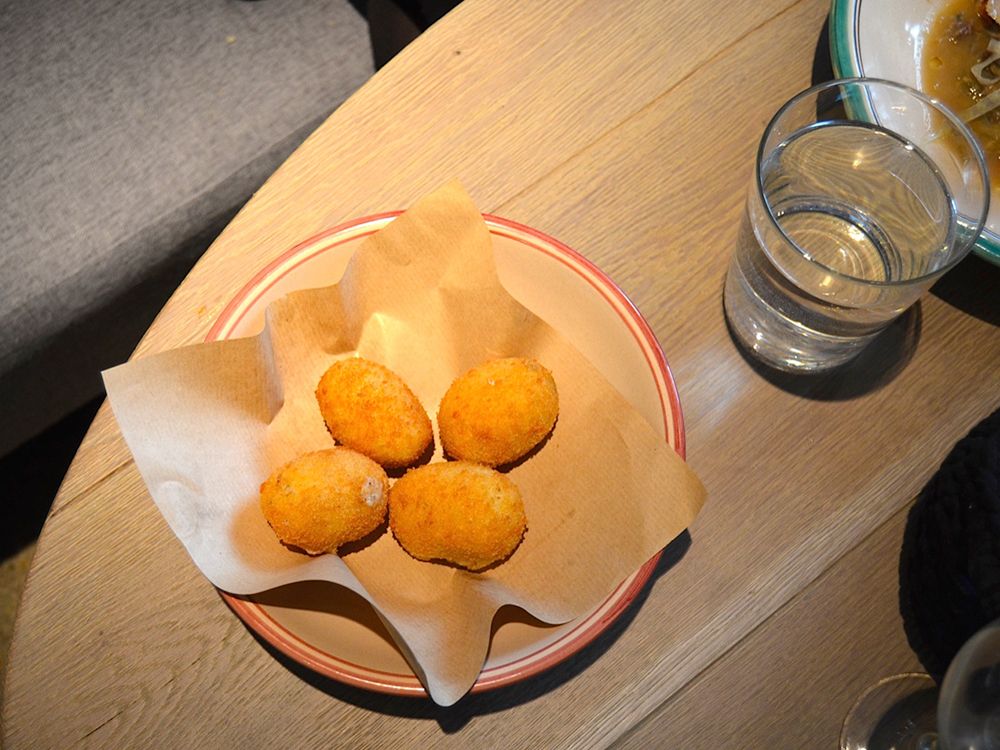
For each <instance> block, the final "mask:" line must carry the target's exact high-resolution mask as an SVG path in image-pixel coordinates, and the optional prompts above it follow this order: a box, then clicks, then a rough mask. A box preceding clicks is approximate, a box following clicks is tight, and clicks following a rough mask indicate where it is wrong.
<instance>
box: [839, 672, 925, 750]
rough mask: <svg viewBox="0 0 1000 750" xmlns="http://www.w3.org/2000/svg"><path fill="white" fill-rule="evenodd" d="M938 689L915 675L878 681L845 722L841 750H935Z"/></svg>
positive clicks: (917, 674) (897, 676)
mask: <svg viewBox="0 0 1000 750" xmlns="http://www.w3.org/2000/svg"><path fill="white" fill-rule="evenodd" d="M937 698H938V689H937V685H936V684H935V683H934V680H933V679H931V677H930V675H926V674H920V673H918V672H907V673H905V674H898V675H893V676H892V677H886V678H885V679H883V680H879V681H878V682H877V683H875V684H874V685H872V686H871V687H870V688H868V689H867V690H865V692H864V693H862V694H861V696H860V697H859V698H858V700H857V701H856V702H855V703H854V706H853V707H852V708H851V710H850V712H848V714H847V718H845V719H844V725H843V728H842V729H841V732H840V748H841V750H936V749H937V747H938V742H937Z"/></svg>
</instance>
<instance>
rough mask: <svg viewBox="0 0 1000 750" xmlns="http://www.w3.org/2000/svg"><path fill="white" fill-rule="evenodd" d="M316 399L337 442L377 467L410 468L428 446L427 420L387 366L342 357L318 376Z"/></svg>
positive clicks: (417, 402) (355, 358)
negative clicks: (368, 459) (369, 459)
mask: <svg viewBox="0 0 1000 750" xmlns="http://www.w3.org/2000/svg"><path fill="white" fill-rule="evenodd" d="M316 400H317V401H318V402H319V410H320V413H321V414H322V415H323V420H324V421H325V422H326V427H327V429H328V430H329V431H330V434H331V435H332V436H333V439H334V440H336V441H337V442H338V443H341V444H343V445H346V446H347V447H348V448H353V449H354V450H356V451H358V452H359V453H363V454H365V455H366V456H368V457H369V458H371V459H372V460H373V461H376V462H378V463H380V464H382V466H386V467H390V468H394V467H400V466H409V465H410V464H412V463H414V462H415V461H416V460H417V459H418V458H420V457H421V456H422V455H423V454H424V453H425V452H426V451H427V448H428V446H430V444H431V440H433V438H434V436H433V433H432V432H431V420H430V418H429V417H428V416H427V412H426V411H425V410H424V407H423V406H421V404H420V401H418V400H417V397H416V396H414V395H413V392H412V391H411V390H410V389H409V388H408V387H407V385H406V383H404V382H403V380H402V379H401V378H400V377H399V376H398V375H396V373H394V372H393V371H392V370H390V369H388V368H387V367H383V366H382V365H380V364H378V363H377V362H372V361H370V360H367V359H361V358H360V357H352V358H350V359H342V360H340V361H339V362H336V363H335V364H333V365H332V366H331V367H330V368H329V369H328V370H327V371H326V372H325V373H324V374H323V377H322V378H320V381H319V385H318V386H317V388H316Z"/></svg>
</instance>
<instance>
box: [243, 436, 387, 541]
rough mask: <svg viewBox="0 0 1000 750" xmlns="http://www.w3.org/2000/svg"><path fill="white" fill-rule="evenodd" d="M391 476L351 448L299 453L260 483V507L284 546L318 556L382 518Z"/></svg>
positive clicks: (372, 527) (367, 530) (355, 537)
mask: <svg viewBox="0 0 1000 750" xmlns="http://www.w3.org/2000/svg"><path fill="white" fill-rule="evenodd" d="M388 498H389V479H388V477H387V476H386V474H385V471H384V470H383V469H382V467H381V466H379V465H378V464H377V463H375V462H374V461H372V460H371V459H370V458H367V457H366V456H363V455H361V454H360V453H357V452H355V451H353V450H351V449H349V448H341V447H337V448H328V449H327V450H322V451H314V452H312V453H306V454H304V455H302V456H299V457H298V458H296V459H295V460H293V461H290V462H289V463H287V464H285V465H284V466H282V467H281V468H280V469H278V470H277V471H275V472H274V473H273V474H271V476H270V477H268V479H267V480H266V481H265V482H264V483H263V484H261V486H260V508H261V511H262V512H263V513H264V518H265V519H267V522H268V524H269V525H270V526H271V529H272V530H273V531H274V533H275V534H276V535H277V537H278V538H279V539H280V540H281V541H282V542H284V543H285V544H288V545H291V546H293V547H298V548H299V549H301V550H303V551H305V552H308V553H309V554H311V555H318V554H322V553H324V552H336V551H337V548H338V547H340V546H341V545H343V544H346V543H347V542H353V541H356V540H358V539H361V538H362V537H363V536H365V535H366V534H369V533H371V532H372V531H374V530H375V529H377V528H378V527H379V526H380V525H381V524H382V522H383V521H384V520H385V515H386V510H387V508H388Z"/></svg>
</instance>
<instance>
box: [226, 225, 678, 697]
mask: <svg viewBox="0 0 1000 750" xmlns="http://www.w3.org/2000/svg"><path fill="white" fill-rule="evenodd" d="M397 215H398V212H393V213H388V214H380V215H378V216H372V217H366V218H363V219H358V220H356V221H352V222H350V223H348V224H344V225H342V226H339V227H335V228H334V229H332V230H330V231H328V232H325V233H323V234H322V235H320V236H318V237H314V238H313V239H310V240H307V241H306V242H303V243H302V244H300V245H298V246H296V247H294V248H292V249H291V250H289V251H288V252H286V253H284V254H283V255H282V256H281V257H279V258H278V259H277V260H275V261H274V262H273V263H271V264H269V265H268V266H267V267H266V268H264V269H263V270H262V271H261V272H260V273H259V274H257V276H255V277H254V279H253V280H252V281H250V283H249V284H247V286H246V287H244V288H243V290H242V291H240V293H239V294H237V295H236V297H235V298H234V299H233V300H232V302H230V303H229V305H228V306H227V307H226V308H225V310H223V312H222V314H221V315H220V316H219V319H218V320H217V321H216V323H215V325H214V326H213V327H212V329H211V330H210V331H209V333H208V336H207V339H208V340H210V341H211V340H217V339H226V338H237V337H242V336H251V335H254V334H256V333H258V332H260V330H261V329H262V328H263V325H264V309H265V308H266V307H267V305H268V304H269V303H270V302H272V301H273V300H276V299H278V298H279V297H282V296H283V295H285V294H287V293H288V292H291V291H294V290H296V289H305V288H312V287H321V286H327V285H331V284H335V283H336V282H337V281H339V280H340V278H341V276H342V275H343V272H344V269H345V267H346V265H347V261H348V260H349V258H350V257H351V255H352V254H353V253H354V251H355V250H356V249H357V248H358V246H359V245H360V243H361V242H362V240H363V239H364V238H365V237H367V236H368V235H369V234H372V233H374V232H375V231H377V230H378V229H380V228H381V227H383V226H385V225H386V224H387V223H389V222H390V221H391V220H392V219H393V218H394V217H395V216H397ZM484 218H485V219H486V223H487V226H488V227H489V230H490V233H491V234H492V237H493V248H494V255H495V259H496V264H497V270H498V273H499V276H500V280H501V282H502V283H503V285H504V287H505V288H506V289H507V290H508V291H509V292H510V293H511V294H512V295H513V296H514V297H515V298H516V299H517V300H518V301H520V302H521V303H522V304H524V305H526V306H527V307H528V308H529V309H530V310H532V311H533V312H534V313H535V314H536V315H538V316H539V317H541V318H543V319H545V320H546V321H548V322H549V323H550V324H551V325H553V326H554V327H555V328H556V329H558V330H559V331H560V332H561V333H562V334H563V335H564V336H566V338H567V339H569V341H570V342H571V343H572V344H573V345H574V346H576V347H577V349H578V350H580V351H581V352H582V353H583V354H584V355H585V356H586V357H587V358H588V359H589V360H590V361H591V363H593V364H594V366H595V367H597V369H598V370H600V372H601V373H602V374H603V375H604V376H605V377H606V378H607V379H608V381H609V382H610V383H611V384H612V385H613V386H615V387H616V388H617V389H618V390H619V391H620V392H621V393H622V394H623V395H624V396H625V398H627V399H628V400H629V402H630V403H631V404H632V405H633V406H635V407H636V409H638V411H639V412H640V413H641V414H642V415H643V416H644V417H645V418H646V420H647V421H648V422H649V424H650V425H651V426H652V427H653V429H654V430H656V431H657V432H658V434H660V435H662V436H663V438H664V439H665V440H666V441H667V442H668V443H669V444H670V445H671V447H673V448H674V450H676V451H677V453H678V454H680V456H681V457H683V456H684V426H683V420H682V416H681V409H680V401H679V400H678V396H677V389H676V387H675V385H674V381H673V376H672V375H671V373H670V369H669V367H668V366H667V362H666V359H665V358H664V356H663V352H662V350H661V349H660V346H659V343H658V342H657V340H656V338H655V336H654V335H653V333H652V331H651V330H650V328H649V326H648V324H647V323H646V321H645V320H644V319H643V318H642V316H641V315H640V314H639V312H638V310H636V308H635V306H634V305H632V303H631V302H630V301H629V300H628V298H627V297H626V296H625V294H624V293H623V292H622V291H621V290H620V289H619V288H618V287H617V286H616V285H615V284H614V282H612V281H611V279H609V278H608V277H607V276H605V275H604V274H603V273H602V272H601V271H600V270H599V269H598V268H597V267H596V266H594V265H593V264H592V263H590V262H589V261H588V260H587V259H586V258H584V257H583V256H582V255H580V254H579V253H577V252H575V251H574V250H572V249H570V248H569V247H567V246H565V245H563V244H562V243H560V242H558V241H557V240H554V239H552V238H551V237H548V236H546V235H544V234H542V233H541V232H538V231H536V230H534V229H531V228H529V227H526V226H523V225H521V224H517V223H516V222H512V221H509V220H506V219H501V218H499V217H495V216H486V217H484ZM658 559H659V555H657V556H655V557H654V558H653V559H651V560H650V561H649V562H647V563H646V564H645V565H644V566H643V567H642V568H641V569H639V570H638V571H636V572H635V573H634V574H632V575H631V576H630V577H629V578H627V579H626V580H625V581H623V582H622V583H621V584H620V585H619V586H618V588H617V589H615V591H614V592H612V594H611V596H609V597H608V599H607V600H606V601H605V602H603V603H602V604H601V605H600V606H598V607H597V608H596V609H594V610H593V611H592V612H589V613H588V614H586V615H584V616H583V617H580V618H579V619H577V620H575V621H573V622H570V623H567V624H564V625H558V626H552V625H546V624H544V623H541V622H539V621H537V620H534V619H533V618H531V617H530V616H529V615H527V614H526V613H524V612H522V611H521V610H518V609H516V608H513V607H508V608H504V609H502V610H501V611H500V612H499V613H498V615H497V618H496V620H495V621H494V626H493V631H494V632H493V637H492V640H491V644H490V651H489V654H488V656H487V660H486V664H485V666H484V668H483V671H482V672H481V673H480V675H479V678H478V680H477V681H476V683H475V685H474V686H473V688H472V690H473V692H476V691H481V690H487V689H490V688H495V687H499V686H501V685H507V684H510V683H513V682H517V681H518V680H521V679H524V678H525V677H528V676H530V675H533V674H537V673H538V672H541V671H542V670H545V669H547V668H549V667H551V666H552V665H554V664H557V663H558V662H560V661H562V660H563V659H565V658H566V657H568V656H570V655H571V654H574V653H576V652H577V651H579V650H580V649H581V648H583V646H585V645H586V644H587V643H589V642H590V641H592V640H593V639H594V638H595V637H596V636H597V635H598V634H599V633H601V632H602V631H603V630H604V629H605V628H607V627H608V625H610V624H611V623H612V622H614V620H615V619H617V618H618V616H619V615H620V614H621V613H622V612H623V611H624V610H625V608H626V607H627V606H628V605H629V604H630V603H631V602H632V600H633V599H634V598H635V597H636V595H637V594H638V593H639V591H640V590H641V589H642V587H643V585H644V584H645V583H646V581H647V580H648V579H649V576H650V575H651V573H652V572H653V568H654V567H655V566H656V563H657V560H658ZM220 594H221V595H222V597H223V598H224V599H225V600H226V602H227V603H228V604H229V606H230V607H231V608H232V609H233V611H234V612H235V613H236V614H237V616H239V617H240V618H241V619H242V620H243V621H244V623H246V625H247V626H248V627H249V628H251V629H252V630H253V631H254V632H256V633H257V634H258V635H259V636H260V637H262V638H263V639H264V640H266V641H267V642H268V643H270V644H271V645H273V646H274V647H275V648H277V649H278V650H279V651H281V652H283V653H284V654H286V655H287V656H289V657H291V658H292V659H294V660H295V661H297V662H298V663H300V664H302V665H304V666H306V667H309V668H310V669H313V670H314V671H316V672H318V673H320V674H323V675H326V676H328V677H332V678H334V679H336V680H339V681H341V682H344V683H347V684H350V685H354V686H357V687H362V688H367V689H370V690H375V691H379V692H384V693H391V694H399V695H414V696H423V695H426V693H425V691H424V688H423V686H422V685H421V684H420V682H419V680H418V679H417V678H416V676H415V675H414V674H413V672H412V670H411V669H410V667H409V665H408V664H407V662H406V660H405V659H404V658H403V656H402V654H401V653H400V652H399V651H398V650H397V648H396V647H395V645H394V644H393V642H392V639H391V637H390V636H389V634H388V633H387V632H386V630H385V628H384V627H383V626H382V624H381V622H380V621H379V620H378V617H377V616H376V615H375V613H374V610H372V608H371V607H370V605H368V603H367V602H366V601H364V600H363V599H362V598H361V597H359V596H357V595H356V594H354V593H352V592H349V591H348V590H346V589H344V588H342V587H340V586H337V585H335V584H332V583H324V582H308V583H301V584H294V585H291V586H283V587H281V588H278V589H275V590H273V591H269V592H264V593H262V594H258V595H254V596H233V595H231V594H227V593H225V592H220Z"/></svg>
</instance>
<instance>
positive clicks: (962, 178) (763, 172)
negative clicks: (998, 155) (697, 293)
mask: <svg viewBox="0 0 1000 750" xmlns="http://www.w3.org/2000/svg"><path fill="white" fill-rule="evenodd" d="M989 201H990V183H989V174H988V172H987V167H986V161H985V158H984V156H983V152H982V149H981V148H980V146H979V144H978V142H977V141H976V139H975V136H973V135H972V133H971V132H970V131H969V129H968V128H967V127H966V126H965V124H964V123H963V122H962V121H961V120H960V119H959V118H958V117H957V116H956V115H955V114H954V113H952V112H951V111H950V110H948V109H947V108H946V107H945V106H944V105H942V104H940V103H938V102H936V101H935V100H933V99H931V98H929V97H927V96H925V95H924V94H921V93H920V92H918V91H915V90H913V89H911V88H909V87H907V86H904V85H902V84H898V83H893V82H890V81H882V80H877V79H848V80H841V81H831V82H828V83H824V84H821V85H819V86H815V87H813V88H811V89H808V90H807V91H804V92H802V93H801V94H798V95H797V96H795V97H793V98H792V99H791V100H790V101H789V102H788V103H787V104H785V105H784V106H783V107H782V108H781V109H780V110H778V112H777V114H775V116H774V118H773V119H772V120H771V122H770V123H769V124H768V126H767V128H766V129H765V131H764V135H763V137H762V138H761V141H760V147H759V149H758V151H757V163H756V170H755V174H754V180H753V184H752V185H751V188H750V191H749V195H748V198H747V205H746V211H745V213H744V217H743V224H742V226H741V228H740V233H739V239H738V242H737V247H736V251H735V253H734V254H733V257H732V260H731V263H730V266H729V271H728V273H727V276H726V286H725V311H726V319H727V320H728V322H729V327H730V330H731V331H732V333H733V336H734V337H735V338H736V340H737V341H738V342H739V343H740V344H741V345H742V346H743V347H744V348H745V349H746V350H748V351H749V352H750V353H751V354H752V355H753V356H754V357H756V358H757V359H759V360H762V361H763V362H765V363H767V364H768V365H770V366H772V367H775V368H778V369H781V370H788V371H793V372H818V371H822V370H827V369H830V368H832V367H836V366H838V365H841V364H843V363H845V362H847V361H849V360H850V359H851V358H852V357H854V356H855V355H857V354H858V352H860V350H861V349H862V348H863V347H864V346H865V345H866V344H868V343H869V342H870V341H871V340H872V339H873V338H874V337H875V336H876V335H877V334H878V333H879V332H880V331H881V330H882V329H883V328H885V327H886V326H887V325H889V324H890V323H891V322H892V321H893V320H894V319H895V318H896V317H898V316H899V315H900V314H901V313H902V312H903V311H905V310H906V309H907V308H908V307H910V306H911V305H912V304H913V303H914V302H915V301H916V300H917V299H918V298H919V297H920V295H921V294H922V293H923V292H924V291H926V290H927V289H928V288H929V287H930V286H931V285H932V284H933V283H934V282H935V281H936V280H937V279H938V278H939V277H940V276H941V275H942V274H944V273H945V272H946V271H948V270H949V269H951V268H952V267H954V266H955V264H957V263H958V262H959V261H960V260H962V258H964V257H965V255H966V254H967V253H968V252H969V250H971V249H972V247H973V245H974V244H975V242H976V239H977V238H978V237H979V233H980V232H981V231H982V228H983V224H984V222H985V220H986V215H987V213H988V211H989Z"/></svg>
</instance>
